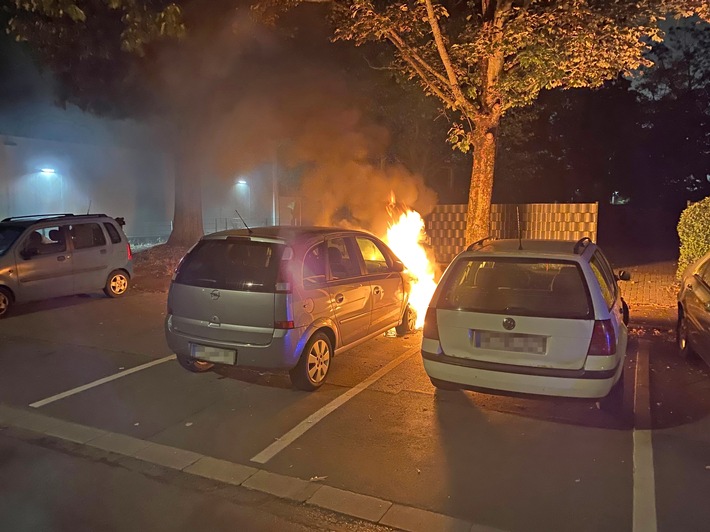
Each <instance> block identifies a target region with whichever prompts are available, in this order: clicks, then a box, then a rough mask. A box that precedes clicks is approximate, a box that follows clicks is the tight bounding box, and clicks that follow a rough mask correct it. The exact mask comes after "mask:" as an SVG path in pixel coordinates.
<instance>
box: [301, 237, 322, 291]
mask: <svg viewBox="0 0 710 532" xmlns="http://www.w3.org/2000/svg"><path fill="white" fill-rule="evenodd" d="M325 249H326V248H325V243H324V242H321V243H320V244H317V245H315V246H313V247H312V248H311V249H309V250H308V252H307V253H306V255H305V256H304V257H303V287H304V288H306V289H308V288H315V287H317V286H320V285H322V284H323V283H324V282H325V253H326V251H325Z"/></svg>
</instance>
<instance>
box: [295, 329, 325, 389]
mask: <svg viewBox="0 0 710 532" xmlns="http://www.w3.org/2000/svg"><path fill="white" fill-rule="evenodd" d="M332 358H333V346H332V344H331V342H330V338H328V335H327V334H325V333H324V332H321V331H318V332H316V333H315V334H314V335H313V336H311V338H310V339H309V340H308V343H307V344H306V347H305V348H304V349H303V353H302V354H301V356H300V358H299V359H298V364H296V366H295V367H294V368H293V369H292V370H291V371H289V375H290V377H291V383H292V384H293V385H294V386H295V387H296V388H298V389H299V390H304V391H306V392H312V391H313V390H317V389H318V388H320V387H321V386H322V385H323V383H324V382H325V379H326V377H327V376H328V371H329V370H330V362H331V360H332Z"/></svg>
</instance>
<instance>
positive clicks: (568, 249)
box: [464, 238, 596, 259]
mask: <svg viewBox="0 0 710 532" xmlns="http://www.w3.org/2000/svg"><path fill="white" fill-rule="evenodd" d="M590 246H593V247H596V244H594V243H593V242H592V241H591V240H584V239H582V240H534V239H523V240H519V239H517V238H515V239H513V238H511V239H501V240H487V241H485V242H483V243H482V244H480V245H479V246H476V245H475V244H474V245H473V246H469V248H472V249H467V250H466V252H464V253H465V254H466V255H469V254H470V255H471V256H475V255H476V254H479V253H485V254H491V253H493V254H504V255H508V256H522V257H538V256H545V257H549V256H555V257H564V258H568V259H573V258H575V257H579V256H580V255H582V254H584V252H585V250H587V249H589V247H590Z"/></svg>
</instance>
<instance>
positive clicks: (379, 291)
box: [372, 286, 382, 296]
mask: <svg viewBox="0 0 710 532" xmlns="http://www.w3.org/2000/svg"><path fill="white" fill-rule="evenodd" d="M372 291H373V292H374V293H375V295H376V296H379V295H380V294H381V293H382V288H380V287H379V286H376V287H375V288H374V289H373V290H372Z"/></svg>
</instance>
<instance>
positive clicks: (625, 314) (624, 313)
mask: <svg viewBox="0 0 710 532" xmlns="http://www.w3.org/2000/svg"><path fill="white" fill-rule="evenodd" d="M629 319H630V313H629V305H627V304H626V301H624V298H623V297H622V298H621V320H622V321H623V322H624V325H628V324H629Z"/></svg>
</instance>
